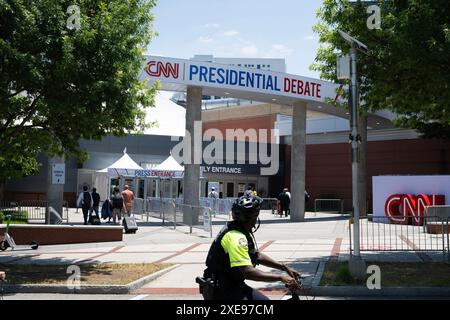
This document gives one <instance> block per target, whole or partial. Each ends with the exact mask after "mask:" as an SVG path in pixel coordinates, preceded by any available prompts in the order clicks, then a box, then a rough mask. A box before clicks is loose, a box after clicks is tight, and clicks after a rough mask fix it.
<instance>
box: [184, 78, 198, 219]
mask: <svg viewBox="0 0 450 320" xmlns="http://www.w3.org/2000/svg"><path fill="white" fill-rule="evenodd" d="M201 120H202V88H199V87H188V88H187V94H186V134H189V135H190V141H189V142H190V144H189V145H184V147H185V148H190V154H189V155H190V157H189V163H187V164H185V165H184V187H183V195H184V204H188V205H193V206H198V205H199V181H200V162H201V152H202V142H201V141H196V140H198V139H200V140H201V138H202V137H201V132H200V137H197V136H196V135H195V122H196V121H201ZM185 138H186V137H185ZM199 146H200V150H198V149H199ZM183 152H186V149H184V150H183ZM199 152H200V157H199V154H198V153H199ZM186 214H187V213H186V212H185V214H183V220H184V221H187V220H186ZM197 220H198V216H197V215H196V214H194V215H193V220H192V222H193V223H196V221H197Z"/></svg>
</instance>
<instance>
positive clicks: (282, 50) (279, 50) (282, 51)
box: [271, 44, 294, 56]
mask: <svg viewBox="0 0 450 320" xmlns="http://www.w3.org/2000/svg"><path fill="white" fill-rule="evenodd" d="M271 51H272V52H273V54H274V55H283V56H289V55H291V54H292V52H293V51H294V50H292V49H291V48H289V47H288V46H286V45H284V44H274V45H272V50H271Z"/></svg>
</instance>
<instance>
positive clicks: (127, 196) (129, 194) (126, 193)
mask: <svg viewBox="0 0 450 320" xmlns="http://www.w3.org/2000/svg"><path fill="white" fill-rule="evenodd" d="M122 197H123V202H124V207H125V214H126V215H127V216H128V217H130V216H131V211H132V210H133V204H134V193H133V191H131V190H130V189H129V186H128V185H127V184H126V185H125V186H124V190H123V191H122Z"/></svg>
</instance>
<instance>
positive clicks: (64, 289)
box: [3, 264, 180, 294]
mask: <svg viewBox="0 0 450 320" xmlns="http://www.w3.org/2000/svg"><path fill="white" fill-rule="evenodd" d="M179 266H180V265H179V264H176V265H173V266H170V267H168V268H165V269H162V270H159V271H157V272H155V273H152V274H150V275H148V276H145V277H143V278H140V279H138V280H135V281H133V282H131V283H129V284H126V285H82V286H80V287H78V288H73V289H71V288H69V287H68V286H63V285H50V284H49V285H45V284H17V285H16V284H5V285H4V286H3V289H4V293H60V294H128V293H130V292H131V291H133V290H136V289H138V288H140V287H142V286H143V285H145V284H147V283H148V282H150V281H153V280H155V279H156V278H158V277H160V276H162V275H164V274H166V273H168V272H170V271H172V270H173V269H176V268H178V267H179Z"/></svg>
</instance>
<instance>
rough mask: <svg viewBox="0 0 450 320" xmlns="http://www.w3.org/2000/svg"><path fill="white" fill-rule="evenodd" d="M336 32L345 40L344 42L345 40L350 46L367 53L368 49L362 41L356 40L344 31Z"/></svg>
mask: <svg viewBox="0 0 450 320" xmlns="http://www.w3.org/2000/svg"><path fill="white" fill-rule="evenodd" d="M338 32H339V34H340V35H341V37H342V38H343V39H344V40H345V42H347V43H348V44H349V45H350V46H352V47H353V48H355V49H357V50H359V51H361V52H362V53H367V51H368V49H367V46H366V45H365V44H364V43H362V42H361V41H358V40H356V39H355V38H353V37H352V36H350V35H349V34H347V33H345V32H344V31H341V30H338Z"/></svg>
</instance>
